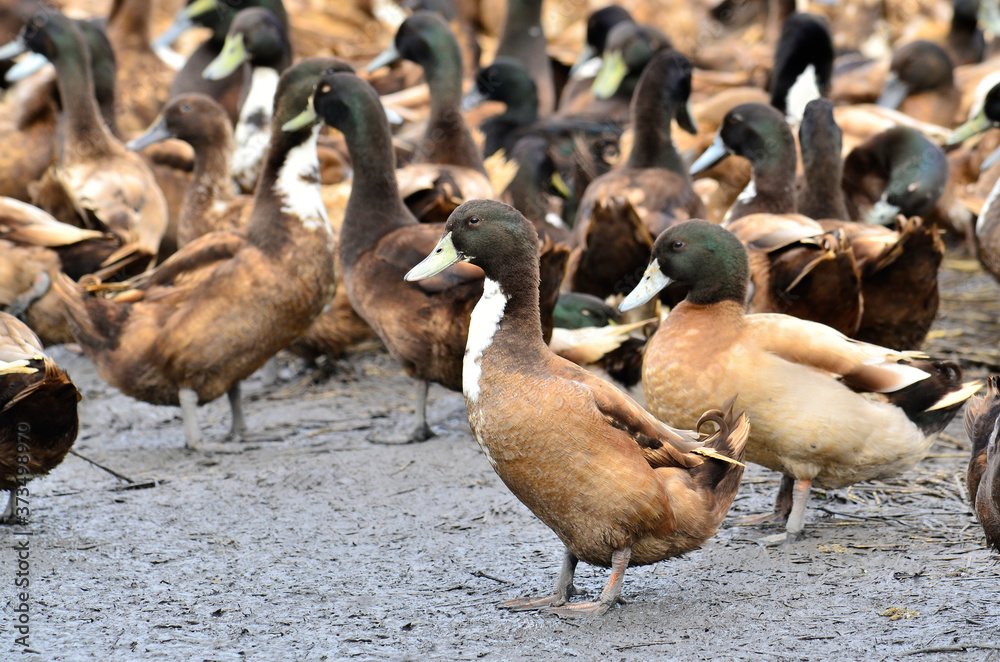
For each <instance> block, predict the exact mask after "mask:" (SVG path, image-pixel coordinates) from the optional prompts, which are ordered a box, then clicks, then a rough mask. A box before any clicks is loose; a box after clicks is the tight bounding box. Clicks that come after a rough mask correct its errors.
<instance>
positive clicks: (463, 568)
mask: <svg viewBox="0 0 1000 662" xmlns="http://www.w3.org/2000/svg"><path fill="white" fill-rule="evenodd" d="M953 264H958V266H963V265H964V270H961V271H960V270H956V269H954V268H949V269H946V270H945V272H944V273H943V275H942V281H943V288H944V291H945V293H946V296H945V300H944V302H943V305H942V319H941V321H940V323H939V325H938V327H937V328H938V329H939V332H938V333H936V334H935V336H936V337H935V338H934V339H933V340H932V341H931V343H930V346H929V349H930V351H931V352H934V353H938V354H941V353H943V354H945V355H947V356H949V357H954V358H958V359H960V360H963V361H965V362H966V364H965V367H966V372H967V374H969V375H970V376H972V377H976V376H983V375H985V374H986V372H987V371H988V369H990V362H991V361H992V369H993V370H997V369H998V368H997V364H998V363H1000V360H998V358H997V353H998V349H997V339H998V337H1000V324H998V322H997V314H996V306H997V301H998V300H1000V287H998V286H997V284H996V283H995V282H993V281H992V280H990V279H989V278H987V277H986V276H984V275H983V274H982V273H981V272H971V271H970V270H969V268H968V267H969V262H968V261H963V262H960V263H953ZM991 311H992V312H991ZM54 356H55V358H56V359H57V360H58V361H59V363H60V364H62V365H63V366H64V367H65V368H66V369H67V370H68V371H69V372H70V374H71V375H72V377H73V378H74V379H75V380H76V382H77V384H78V385H79V386H80V389H81V391H82V392H83V394H84V400H83V402H82V403H81V410H80V411H81V423H82V424H81V433H80V439H79V441H78V442H77V445H76V449H77V450H79V451H80V452H81V453H84V454H86V455H87V456H89V457H92V458H93V459H95V460H97V461H99V462H101V463H103V464H105V465H107V466H109V467H112V468H114V469H115V470H117V471H119V472H121V473H123V474H125V475H127V476H129V477H131V478H132V479H134V480H136V481H147V480H155V481H157V484H156V486H155V487H151V488H146V489H133V490H129V489H123V487H124V486H125V485H124V484H123V483H122V482H120V481H118V480H116V479H115V478H113V477H112V476H110V475H109V474H107V473H104V472H102V471H100V470H98V469H96V468H94V467H92V466H91V465H89V464H87V463H85V462H84V461H83V460H81V459H79V458H76V457H69V458H67V460H66V461H65V462H64V463H63V465H62V466H60V467H59V468H58V469H56V471H55V472H53V474H52V475H51V476H49V477H47V478H45V479H42V480H39V481H36V482H34V483H32V484H31V499H30V508H31V521H30V524H29V526H28V527H27V528H26V529H25V528H22V527H4V528H3V529H0V559H2V565H0V596H2V603H0V604H2V613H0V638H2V639H0V658H3V659H25V660H31V659H38V660H91V659H100V660H159V659H163V660H218V661H229V660H336V659H347V658H358V659H387V660H404V659H407V660H426V659H444V660H475V659H483V660H538V659H582V660H592V659H593V660H596V659H614V660H619V659H624V660H639V659H652V658H657V659H674V660H701V659H704V660H820V659H855V660H860V659H865V660H869V659H870V660H897V659H907V660H911V659H912V660H919V661H926V660H948V661H952V660H994V661H995V660H1000V603H998V600H997V597H996V596H997V584H998V576H997V567H998V566H997V563H996V560H997V559H996V557H995V556H993V555H991V554H990V553H988V552H987V550H986V549H985V547H984V544H983V535H982V531H981V529H980V528H979V525H978V524H977V523H976V522H975V520H974V518H973V515H972V513H971V511H970V509H969V506H968V503H967V501H966V495H965V494H964V489H965V488H964V483H963V477H964V471H965V466H966V463H967V460H968V448H969V444H968V441H967V440H966V438H965V433H964V430H963V429H962V424H961V417H960V416H959V417H958V418H956V420H955V421H954V422H953V423H952V424H951V426H949V428H948V429H947V430H946V432H945V434H944V436H943V437H942V439H941V440H939V442H938V443H937V444H936V445H935V446H934V447H933V450H932V454H931V457H929V458H928V459H926V460H925V461H924V462H922V463H921V464H920V465H918V466H917V468H916V469H914V470H912V471H910V472H908V473H906V474H905V475H903V476H900V477H898V478H896V479H893V480H888V481H884V482H878V483H864V484H860V485H857V486H854V487H852V488H850V489H846V490H835V491H830V492H827V493H824V492H822V491H818V490H817V491H814V492H813V496H812V499H811V501H810V508H809V511H808V515H807V523H806V531H805V535H804V537H803V539H802V540H801V541H799V542H797V543H795V544H792V545H790V546H780V545H777V544H771V543H768V542H767V541H766V537H767V536H769V535H771V534H774V533H776V532H777V530H776V529H761V528H723V529H722V530H720V532H719V534H718V535H717V536H716V537H715V538H713V539H711V540H709V541H708V543H707V544H706V545H705V547H704V548H703V549H701V550H699V551H697V552H694V553H692V554H690V555H688V556H686V557H684V558H679V559H672V560H668V561H665V562H662V563H659V564H657V565H655V566H651V567H646V568H634V569H630V570H629V572H628V574H627V575H626V578H625V585H624V596H625V598H626V599H627V600H628V604H626V605H623V606H620V607H618V608H615V609H614V610H612V611H611V612H610V613H609V614H608V615H607V616H605V617H603V618H597V619H592V620H582V621H572V622H570V621H564V620H561V619H560V618H557V617H554V616H548V615H540V614H530V613H528V614H525V613H516V614H515V613H509V612H506V611H503V610H501V609H498V607H497V605H498V604H499V603H500V602H502V601H504V600H508V599H511V598H515V597H520V596H523V595H530V594H542V593H546V592H548V591H549V590H550V589H551V586H552V584H553V582H554V581H555V576H556V573H557V572H558V568H559V563H560V559H561V553H562V550H561V546H560V544H559V542H558V540H557V539H556V537H555V535H554V534H552V533H551V532H550V531H549V530H548V529H547V528H546V527H545V526H543V525H542V524H541V523H540V522H538V521H537V520H536V519H535V518H534V517H533V516H532V515H531V514H530V513H529V512H528V511H527V509H526V508H525V507H524V506H522V505H521V504H520V503H519V502H518V501H517V500H516V499H515V498H514V497H513V496H511V494H510V493H509V492H508V491H507V490H506V489H505V488H504V486H503V485H502V483H501V482H500V480H499V479H498V478H497V477H496V475H495V474H494V473H493V470H492V469H491V468H490V466H489V464H488V463H487V462H486V460H485V458H483V457H482V454H481V451H480V450H479V448H478V446H477V445H476V442H475V440H474V439H473V437H472V435H471V433H470V431H469V427H468V424H467V422H466V421H465V409H464V404H463V401H462V398H461V396H460V395H459V394H456V393H451V392H448V391H445V390H444V389H442V388H440V387H434V388H432V390H431V401H430V402H431V405H430V409H429V416H430V420H431V423H432V425H433V427H434V429H435V430H436V432H437V436H436V437H435V438H433V439H432V440H430V441H428V442H426V443H423V444H416V445H408V446H384V445H376V444H372V443H370V442H369V441H368V439H369V437H371V436H373V435H379V434H380V433H386V432H390V431H391V428H393V427H394V426H396V425H398V426H401V427H405V426H406V425H408V424H409V422H410V418H409V416H410V415H411V411H412V409H411V408H412V403H413V395H412V391H413V388H412V385H411V383H410V382H409V380H408V379H407V378H406V377H405V376H404V375H403V374H402V372H401V371H400V370H399V369H398V368H397V367H396V365H395V364H394V363H393V362H392V360H391V359H389V358H388V356H387V355H386V354H385V353H384V352H382V351H381V350H372V349H368V350H364V351H358V352H353V353H351V354H350V355H349V357H348V358H347V359H345V360H344V361H343V362H342V363H341V364H340V365H339V366H338V372H337V373H336V374H335V375H334V376H333V377H332V378H330V379H328V380H326V381H324V382H321V383H319V384H312V383H309V384H306V383H304V382H301V381H300V380H301V378H302V375H303V373H299V372H298V371H299V365H298V364H297V363H294V362H292V361H291V360H284V361H283V362H282V369H281V374H282V380H281V381H280V382H279V383H278V384H277V385H275V386H271V387H265V386H263V385H262V383H261V381H260V379H259V378H256V377H255V378H254V379H251V380H249V381H248V382H247V383H246V385H245V388H244V394H245V397H246V407H245V409H246V412H247V419H248V423H249V425H250V428H251V431H252V433H253V435H254V438H253V439H252V440H251V441H249V442H246V443H227V442H224V441H223V438H224V436H225V433H226V431H227V429H228V424H229V413H228V406H227V404H226V401H225V398H222V399H221V400H219V401H217V402H214V403H211V404H210V405H208V406H206V407H203V408H202V409H201V410H200V416H201V421H202V425H203V428H204V429H205V431H206V436H207V440H208V444H207V448H206V449H205V450H203V451H199V452H187V451H185V450H184V449H183V433H182V430H181V423H180V415H179V410H177V409H174V408H167V407H153V406H150V405H146V404H143V403H139V402H136V401H134V400H131V399H130V398H128V397H125V396H123V395H121V394H120V393H118V392H117V391H115V390H114V389H112V388H110V387H108V386H107V385H105V384H104V383H103V382H101V381H100V380H99V378H97V376H96V374H95V372H94V370H93V367H92V366H91V364H90V362H89V361H88V360H87V359H86V358H84V357H81V356H79V355H76V354H74V353H73V352H71V351H69V350H68V349H66V348H56V350H55V351H54ZM777 482H778V481H777V477H776V476H775V474H773V473H771V472H769V471H766V470H763V469H761V468H759V467H751V469H750V470H749V471H748V472H747V475H746V478H745V480H744V484H743V485H742V487H741V488H740V492H739V495H738V496H737V498H736V502H735V504H734V507H733V510H732V512H731V517H732V516H740V515H745V514H751V513H758V512H764V511H765V510H766V509H767V508H769V507H770V504H771V501H772V498H773V494H774V491H775V489H776V488H777ZM25 530H29V531H30V532H31V534H32V535H31V536H30V537H27V539H28V540H29V544H30V580H31V585H30V610H31V611H30V650H31V651H34V653H31V652H29V653H28V654H22V652H23V651H22V649H21V647H20V646H17V645H15V642H14V637H15V636H16V634H15V633H13V632H12V630H11V628H12V626H13V621H14V617H15V614H14V613H13V611H12V610H13V605H14V598H15V587H14V576H13V574H14V570H13V569H14V567H15V566H16V556H15V554H16V552H15V551H14V549H13V546H14V544H16V543H17V541H20V540H24V539H25V538H26V537H25V536H23V535H21V534H22V532H23V531H25ZM577 577H578V580H577V585H578V586H579V587H580V588H582V589H584V590H585V591H586V592H587V594H588V595H589V596H591V597H593V596H594V595H596V594H597V593H598V592H599V591H600V589H601V587H602V586H603V584H604V582H605V580H606V578H607V571H606V570H604V569H600V568H593V567H590V566H585V565H583V564H581V566H580V568H579V570H578V574H577ZM15 655H16V657H15Z"/></svg>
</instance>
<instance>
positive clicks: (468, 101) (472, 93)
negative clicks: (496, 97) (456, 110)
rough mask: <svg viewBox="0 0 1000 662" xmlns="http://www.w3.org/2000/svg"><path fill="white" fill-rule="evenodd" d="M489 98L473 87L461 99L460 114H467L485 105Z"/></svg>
mask: <svg viewBox="0 0 1000 662" xmlns="http://www.w3.org/2000/svg"><path fill="white" fill-rule="evenodd" d="M488 99H489V97H487V96H486V95H485V94H483V93H482V92H481V91H480V90H479V88H478V87H473V88H472V89H471V90H469V91H468V92H466V93H465V95H464V96H463V97H462V112H463V113H467V112H469V111H470V110H472V109H473V108H476V107H478V106H480V105H482V104H483V103H485V102H486V101H487V100H488Z"/></svg>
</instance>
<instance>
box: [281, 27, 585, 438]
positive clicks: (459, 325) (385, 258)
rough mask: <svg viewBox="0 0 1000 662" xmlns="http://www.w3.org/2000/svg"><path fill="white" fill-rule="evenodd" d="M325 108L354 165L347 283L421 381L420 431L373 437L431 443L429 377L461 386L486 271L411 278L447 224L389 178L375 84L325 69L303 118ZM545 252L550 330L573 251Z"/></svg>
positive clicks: (345, 238) (387, 144)
mask: <svg viewBox="0 0 1000 662" xmlns="http://www.w3.org/2000/svg"><path fill="white" fill-rule="evenodd" d="M415 15H416V14H415ZM411 18H412V17H411ZM316 115H318V116H320V117H322V118H323V121H324V122H325V123H326V124H328V125H330V126H332V127H333V128H335V129H337V130H339V131H340V132H341V133H343V134H344V137H345V139H346V141H347V148H348V151H349V152H350V156H351V163H353V164H354V180H353V184H352V186H351V193H350V198H349V199H348V202H347V209H346V212H345V214H344V222H343V226H342V227H341V230H340V244H339V247H338V258H339V265H340V270H341V271H340V276H341V281H342V282H343V285H344V289H345V291H346V292H347V296H348V298H349V299H350V302H351V305H352V306H353V308H354V310H355V311H356V312H357V313H358V315H360V316H361V318H362V319H363V320H365V322H367V323H368V325H369V326H370V327H371V328H372V330H373V331H374V332H375V334H376V335H377V336H378V337H379V338H380V339H381V340H382V342H383V343H384V344H385V347H386V349H387V350H388V351H389V354H390V355H391V356H392V357H393V358H394V359H395V360H396V361H398V362H399V363H400V364H401V365H402V367H403V369H404V370H405V371H406V373H407V375H409V376H410V377H411V378H413V379H414V380H415V381H416V382H417V391H416V410H415V417H414V418H415V421H414V427H413V429H412V431H410V432H409V433H408V434H406V435H402V436H400V435H388V436H386V437H385V438H381V437H380V438H376V439H373V441H376V442H383V443H399V442H417V441H424V440H426V439H429V438H430V437H431V436H433V431H432V430H431V429H430V426H429V425H428V424H427V414H426V407H427V390H428V382H429V381H435V382H437V383H439V384H442V385H443V386H445V387H446V388H449V389H452V390H459V389H460V388H461V385H462V357H463V354H464V348H465V341H466V337H467V335H468V333H469V316H470V315H471V313H472V308H473V307H474V306H475V304H476V301H478V300H479V297H480V296H481V295H482V293H483V272H482V270H481V269H479V268H478V267H475V266H472V265H458V266H456V268H454V269H452V270H449V271H448V272H446V273H444V274H442V275H441V276H439V277H438V278H434V279H429V280H425V281H421V282H420V283H419V284H416V283H413V284H411V283H406V282H404V281H403V275H405V274H406V273H407V272H408V271H409V270H410V269H412V268H413V266H414V265H415V264H416V263H417V262H419V261H420V259H421V258H422V257H423V256H424V255H426V254H427V252H428V251H430V249H431V248H432V247H433V246H434V244H435V243H436V242H437V238H438V237H439V236H440V234H441V225H440V224H433V223H418V222H417V219H416V217H414V215H413V214H412V213H411V212H410V211H409V210H408V209H407V208H406V205H405V204H404V202H403V199H402V197H401V195H400V192H399V187H398V185H397V184H396V180H395V178H394V177H387V176H386V173H392V172H394V171H395V163H394V161H395V153H394V151H393V148H392V135H391V133H390V131H389V124H388V121H387V120H386V119H385V113H384V112H383V111H382V109H381V102H380V100H379V98H378V95H377V93H376V92H375V89H374V88H373V87H372V86H371V85H369V84H368V83H367V82H365V81H364V80H362V79H361V78H359V77H357V76H355V75H353V74H350V73H346V72H343V73H331V74H328V75H325V76H324V77H323V78H322V80H321V81H320V82H319V84H318V86H317V87H316V91H315V94H314V95H313V103H312V106H311V107H310V108H308V109H307V110H306V111H305V112H304V113H303V117H302V118H301V119H300V120H298V121H299V122H310V121H313V119H312V118H313V117H314V116H316ZM295 126H298V123H297V122H292V123H290V124H289V125H288V126H287V127H286V130H287V129H289V128H291V129H294V127H295ZM541 256H542V257H541V263H542V272H543V274H544V277H543V278H544V280H543V286H542V292H543V294H542V304H541V305H542V307H543V308H542V309H543V311H545V313H544V314H545V319H546V326H547V327H548V329H549V333H551V319H552V309H553V308H554V307H555V303H556V300H557V298H558V290H559V283H560V282H561V281H562V277H563V271H564V269H565V261H566V257H567V251H566V249H565V247H563V246H560V245H553V244H546V245H544V246H543V247H542V250H541Z"/></svg>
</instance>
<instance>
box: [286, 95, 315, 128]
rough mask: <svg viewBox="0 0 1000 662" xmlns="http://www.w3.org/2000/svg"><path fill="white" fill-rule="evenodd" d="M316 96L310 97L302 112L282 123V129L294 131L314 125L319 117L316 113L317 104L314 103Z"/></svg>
mask: <svg viewBox="0 0 1000 662" xmlns="http://www.w3.org/2000/svg"><path fill="white" fill-rule="evenodd" d="M313 98H314V97H309V105H308V106H306V109H305V110H303V111H302V112H301V113H299V114H298V115H296V116H295V117H293V118H292V119H290V120H288V121H287V122H285V123H284V124H282V125H281V130H282V131H284V132H285V133H294V132H295V131H298V130H300V129H304V128H306V127H309V126H312V125H313V124H315V123H316V120H317V119H319V116H318V115H316V106H315V104H314V103H313Z"/></svg>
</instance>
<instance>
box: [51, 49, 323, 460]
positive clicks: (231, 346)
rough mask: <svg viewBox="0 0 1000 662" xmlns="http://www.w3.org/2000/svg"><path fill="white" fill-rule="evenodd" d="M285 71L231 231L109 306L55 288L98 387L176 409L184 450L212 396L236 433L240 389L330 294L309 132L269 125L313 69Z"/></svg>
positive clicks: (303, 94)
mask: <svg viewBox="0 0 1000 662" xmlns="http://www.w3.org/2000/svg"><path fill="white" fill-rule="evenodd" d="M310 64H311V63H309V62H306V63H304V64H303V65H300V66H298V67H292V68H290V69H288V70H287V71H286V72H285V74H284V75H283V76H282V78H281V81H280V82H279V85H278V91H277V94H276V97H275V111H274V120H273V121H274V123H275V126H276V127H277V130H275V131H273V132H272V138H271V146H270V150H269V153H268V158H267V160H266V165H265V167H264V171H263V172H262V174H261V182H260V185H259V186H258V187H257V191H256V193H255V197H254V206H253V211H252V212H251V216H250V218H249V220H248V222H247V224H246V226H245V228H244V229H243V230H242V231H241V232H238V233H237V232H225V231H222V232H212V233H209V234H206V235H203V236H202V237H201V238H199V239H198V240H195V241H193V242H192V243H189V244H188V245H187V246H185V247H184V248H182V249H181V250H179V251H178V252H177V253H175V254H174V255H173V256H172V257H171V258H169V259H168V260H167V261H166V262H164V263H163V264H162V265H160V266H159V267H157V268H156V269H155V270H153V271H152V272H150V273H149V274H147V275H145V276H143V277H142V278H140V279H137V280H136V281H134V282H133V283H132V285H133V287H132V289H129V290H126V291H124V292H120V293H118V294H115V295H113V296H111V297H107V298H105V297H103V296H101V295H100V294H96V295H95V294H90V293H87V292H85V291H83V290H82V289H81V288H80V287H78V286H77V285H76V284H75V283H73V282H72V281H70V280H69V279H67V278H61V279H59V280H57V281H56V288H57V291H58V292H59V295H60V296H61V297H62V299H63V300H64V302H65V304H66V308H67V314H68V315H69V318H70V324H71V326H72V328H73V333H74V335H75V336H76V337H77V339H78V341H79V342H80V344H81V345H82V346H83V349H84V352H85V353H86V354H87V355H88V356H90V357H91V359H92V360H93V361H94V363H95V365H96V367H97V371H98V374H100V375H101V376H102V378H103V379H105V381H107V382H108V383H110V384H112V385H113V386H115V387H117V388H119V389H121V390H122V391H123V392H124V393H126V394H128V395H131V396H132V397H135V398H138V399H141V400H143V401H146V402H151V403H154V404H165V405H174V406H177V405H180V407H181V412H182V416H183V419H184V432H185V440H186V446H187V447H188V448H194V447H196V446H197V444H198V443H199V441H200V438H201V432H200V430H199V427H198V423H197V412H196V407H197V405H198V404H199V403H204V402H209V401H211V400H214V399H215V398H217V397H219V396H220V395H222V394H223V393H227V394H228V396H229V401H230V405H231V407H232V411H233V425H232V429H231V435H232V436H233V437H240V436H242V435H243V433H244V432H245V429H246V424H245V421H244V419H243V414H242V409H241V405H240V388H239V384H240V382H241V381H242V380H243V379H245V378H246V377H248V376H249V375H251V374H252V373H253V372H255V371H256V370H257V369H258V368H260V367H261V366H262V365H263V364H264V363H265V362H266V361H267V359H269V358H270V357H271V356H273V355H274V354H275V353H276V352H278V351H279V350H281V349H282V348H284V347H285V346H286V345H288V343H290V342H291V341H293V340H295V338H297V337H298V336H299V335H301V334H302V333H304V332H305V331H306V330H307V329H308V328H309V325H310V324H311V323H312V322H313V320H314V319H315V318H316V317H317V316H318V315H319V314H320V313H321V312H322V311H323V309H324V308H325V307H326V305H327V304H328V303H329V302H330V299H331V298H332V297H333V294H334V287H335V273H334V253H335V239H334V235H333V230H332V229H331V228H330V224H329V221H328V219H327V213H326V207H325V205H324V204H323V200H322V197H321V196H320V190H319V179H318V173H319V161H318V158H317V156H316V138H317V135H318V133H319V128H320V127H319V124H318V123H306V124H305V125H303V126H302V127H300V128H298V129H296V130H292V131H282V130H281V127H282V126H283V125H284V124H285V123H287V122H288V121H289V120H291V119H292V118H293V117H295V116H297V115H299V114H300V113H301V112H302V110H303V109H304V108H305V107H306V106H307V105H308V103H309V97H310V95H311V94H312V90H313V88H314V87H315V84H316V79H317V78H318V77H319V74H320V73H321V72H322V71H323V69H321V70H319V71H317V70H316V68H315V67H311V66H310Z"/></svg>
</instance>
